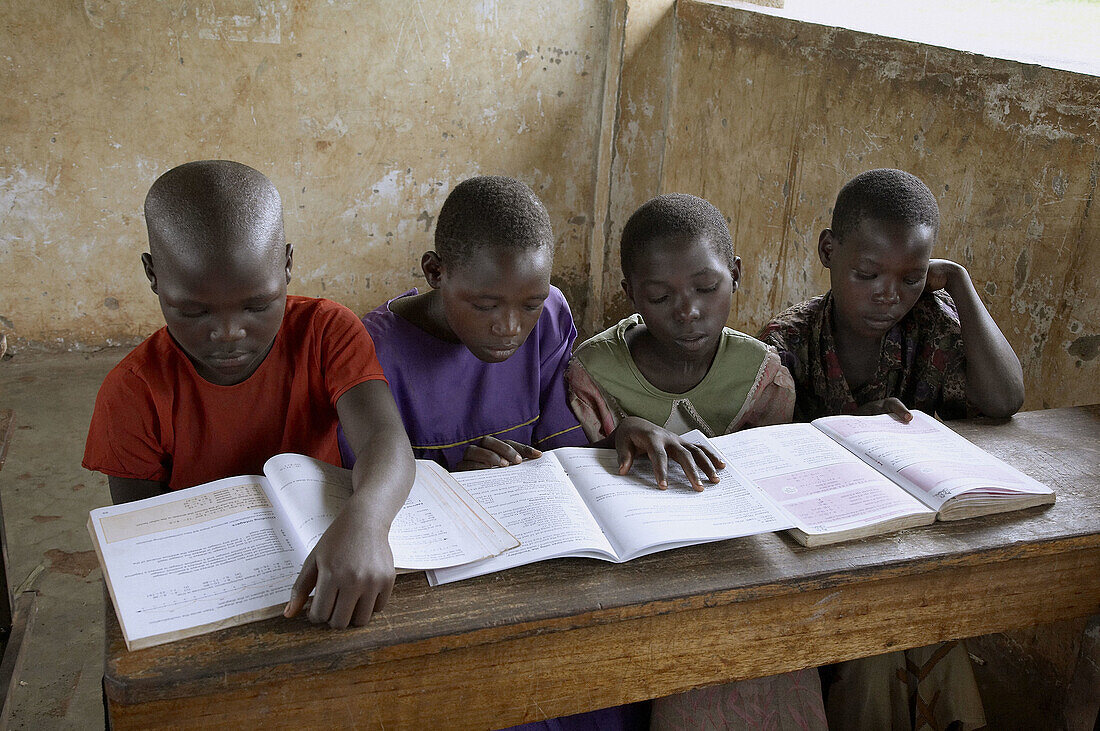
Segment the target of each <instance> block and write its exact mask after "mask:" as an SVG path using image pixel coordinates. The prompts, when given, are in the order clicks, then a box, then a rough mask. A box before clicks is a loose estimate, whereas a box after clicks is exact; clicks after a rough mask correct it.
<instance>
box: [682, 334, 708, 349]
mask: <svg viewBox="0 0 1100 731" xmlns="http://www.w3.org/2000/svg"><path fill="white" fill-rule="evenodd" d="M676 342H677V343H679V344H680V347H682V348H686V349H687V350H698V349H699V348H701V347H703V345H704V344H706V342H707V338H706V336H700V337H697V338H676Z"/></svg>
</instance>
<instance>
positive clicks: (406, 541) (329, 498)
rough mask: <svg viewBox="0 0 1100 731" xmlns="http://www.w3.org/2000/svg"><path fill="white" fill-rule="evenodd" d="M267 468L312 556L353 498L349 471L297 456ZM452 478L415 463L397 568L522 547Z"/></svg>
mask: <svg viewBox="0 0 1100 731" xmlns="http://www.w3.org/2000/svg"><path fill="white" fill-rule="evenodd" d="M264 469H265V471H267V473H268V475H269V477H270V480H271V485H272V489H273V490H274V491H275V492H276V493H277V494H278V496H279V497H278V499H279V502H280V503H281V504H282V508H283V510H284V511H285V513H286V516H287V520H288V521H289V522H288V525H290V526H291V527H292V528H293V530H294V531H296V532H297V534H298V535H299V536H300V537H301V540H302V542H303V549H304V553H305V554H308V553H309V552H310V551H312V550H313V547H314V546H315V545H317V541H319V540H320V539H321V536H322V535H323V534H324V532H325V531H326V530H327V529H328V527H329V525H331V524H332V521H333V520H335V519H336V516H337V515H338V514H339V513H340V510H341V509H342V508H343V506H344V503H346V502H347V500H348V497H349V496H350V495H351V471H350V470H346V469H343V468H341V467H336V466H334V465H330V464H328V463H327V462H322V461H320V460H316V459H312V458H310V457H305V456H303V455H299V454H280V455H277V456H275V457H272V458H271V459H269V460H268V461H267V464H266V465H264ZM448 479H449V478H448V477H447V475H446V472H445V471H443V470H442V469H441V468H439V467H438V466H437V465H435V464H434V463H432V462H425V461H423V460H417V464H416V481H415V482H414V483H413V487H412V490H410V492H409V496H408V498H407V499H406V500H405V503H404V505H402V507H401V510H400V511H399V512H398V513H397V516H396V517H395V518H394V520H393V524H392V525H391V526H390V534H389V541H390V549H391V550H392V551H393V561H394V565H396V566H397V567H398V568H401V569H412V570H421V569H433V568H439V567H441V566H452V565H454V564H459V563H467V562H469V561H475V560H478V559H482V558H485V557H486V556H489V555H493V554H497V553H500V552H501V551H503V550H505V549H506V548H511V547H513V546H516V545H518V541H516V539H515V538H513V537H512V536H510V535H508V533H507V532H506V531H504V530H503V528H502V527H501V526H500V525H499V524H498V523H496V521H493V520H492V518H491V517H489V516H488V515H487V514H486V513H485V512H484V510H483V509H481V506H479V505H477V504H476V503H473V502H466V503H463V502H462V501H461V499H460V497H459V496H458V495H456V494H455V493H454V492H453V491H452V490H450V489H449V485H448V484H447V481H448ZM475 506H476V507H475Z"/></svg>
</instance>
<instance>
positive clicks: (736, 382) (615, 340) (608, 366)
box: [573, 314, 768, 436]
mask: <svg viewBox="0 0 1100 731" xmlns="http://www.w3.org/2000/svg"><path fill="white" fill-rule="evenodd" d="M640 324H642V316H641V315H638V314H634V315H631V316H630V317H628V318H626V319H625V320H622V321H621V322H619V324H617V325H614V326H612V327H610V328H608V329H607V330H604V331H603V332H602V333H600V334H598V335H594V336H592V337H591V338H589V339H588V340H586V341H585V342H584V343H582V344H581V346H580V347H579V348H577V350H576V351H575V352H574V353H573V357H574V358H576V359H578V360H579V361H580V363H581V365H583V366H584V368H585V370H586V371H588V374H589V375H590V376H592V379H593V380H594V381H595V382H596V383H597V384H598V385H599V387H600V390H601V391H602V392H603V395H604V397H605V399H606V400H607V402H608V407H609V408H611V409H612V410H617V411H620V412H621V413H622V414H625V415H630V416H640V417H642V418H643V419H647V420H648V421H651V422H653V423H654V424H659V425H661V426H664V427H665V428H666V429H668V430H669V431H673V432H676V433H678V434H683V433H684V432H686V431H690V430H691V429H699V430H700V431H702V432H703V433H704V434H706V435H707V436H718V435H721V434H725V433H726V432H727V430H728V428H729V427H730V426H731V425H732V424H733V423H734V421H735V420H736V419H737V418H738V416H739V415H740V413H741V410H742V408H743V407H744V405H745V401H746V400H747V399H748V398H749V396H750V395H751V394H752V392H753V387H754V386H755V385H756V381H757V379H758V378H759V376H760V373H761V369H762V368H763V365H764V359H765V356H766V355H767V353H768V347H767V346H766V345H765V344H764V343H762V342H760V341H759V340H757V339H756V338H753V337H750V336H748V335H745V334H744V333H741V332H738V331H736V330H733V329H731V328H728V327H727V328H725V329H724V330H723V332H722V339H721V340H720V341H719V344H718V352H717V353H716V354H715V356H714V362H713V363H711V366H710V370H709V371H707V374H706V375H705V376H703V380H702V381H700V382H699V383H698V385H696V386H695V388H692V389H691V390H690V391H686V392H684V393H669V392H667V391H662V390H661V389H659V388H657V387H655V386H654V385H653V384H651V383H650V382H649V381H647V380H646V378H645V376H643V375H642V374H641V372H640V371H639V370H638V366H637V364H635V363H634V359H633V358H632V357H631V356H630V348H629V347H628V346H627V343H626V333H627V331H628V330H630V328H632V327H636V326H638V325H640ZM685 427H686V428H685Z"/></svg>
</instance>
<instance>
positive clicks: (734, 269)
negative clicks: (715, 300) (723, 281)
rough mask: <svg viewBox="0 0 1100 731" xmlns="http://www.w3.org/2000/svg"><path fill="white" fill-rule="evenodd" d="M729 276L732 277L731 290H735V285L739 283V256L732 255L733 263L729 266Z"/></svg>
mask: <svg viewBox="0 0 1100 731" xmlns="http://www.w3.org/2000/svg"><path fill="white" fill-rule="evenodd" d="M730 276H731V277H733V291H734V292H736V291H737V287H738V286H739V285H740V284H741V257H739V256H735V257H733V264H732V265H731V266H730Z"/></svg>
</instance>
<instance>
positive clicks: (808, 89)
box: [609, 0, 1100, 408]
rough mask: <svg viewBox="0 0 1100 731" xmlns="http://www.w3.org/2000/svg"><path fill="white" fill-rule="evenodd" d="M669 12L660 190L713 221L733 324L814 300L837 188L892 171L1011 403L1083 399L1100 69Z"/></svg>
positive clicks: (1097, 369)
mask: <svg viewBox="0 0 1100 731" xmlns="http://www.w3.org/2000/svg"><path fill="white" fill-rule="evenodd" d="M676 21H677V22H676V49H677V50H676V53H675V64H674V72H673V79H672V83H671V87H672V97H671V99H672V100H671V102H670V107H669V119H668V122H667V126H666V134H667V144H666V147H665V149H664V150H663V152H662V158H661V159H662V163H661V174H660V190H661V192H665V191H683V192H690V193H695V194H697V195H702V196H704V197H706V198H708V199H709V200H711V201H712V202H713V203H715V204H716V205H717V206H718V207H719V208H720V209H721V210H722V211H723V212H724V213H725V214H726V215H727V216H728V217H729V218H730V219H731V226H730V228H731V231H732V233H733V237H734V245H735V249H736V251H737V253H738V254H739V255H740V256H741V257H742V258H743V260H744V262H745V264H744V271H745V275H744V282H743V286H742V288H741V289H740V290H739V291H738V293H737V295H736V297H735V306H734V312H733V314H732V317H731V324H732V325H733V326H735V327H738V328H740V329H743V330H746V331H748V332H756V331H757V330H758V329H759V328H760V327H761V326H762V325H763V324H764V323H765V322H766V321H767V319H768V317H769V316H770V314H771V313H772V312H774V311H777V310H779V309H782V308H783V307H786V306H788V305H790V304H792V303H794V302H798V301H800V300H802V299H805V298H806V297H809V296H812V295H814V294H819V293H821V292H823V291H825V290H826V289H827V288H828V278H827V276H826V272H825V270H824V269H823V268H822V267H821V265H820V263H819V261H818V258H817V237H818V234H819V233H820V231H821V229H822V228H824V227H826V226H828V225H829V219H830V217H831V213H832V205H833V202H834V200H835V197H836V193H837V191H838V190H839V189H840V186H841V185H843V184H844V182H845V181H847V180H848V179H849V178H851V177H852V176H853V175H855V174H856V173H858V172H860V171H862V170H866V169H869V168H873V167H900V168H903V169H906V170H909V171H911V172H913V173H914V174H916V175H918V176H920V177H921V178H922V179H923V180H924V181H925V182H926V183H927V184H928V185H929V187H930V188H931V189H932V191H933V193H934V194H935V195H936V197H937V199H938V201H939V205H940V212H941V217H942V226H941V232H940V236H939V241H938V243H937V248H936V250H935V252H934V256H941V257H946V258H950V259H954V260H956V261H959V262H960V263H962V264H964V265H965V266H966V267H967V269H968V270H969V272H970V274H971V277H972V278H973V280H974V282H975V285H976V286H977V288H978V291H979V293H980V294H981V296H982V298H983V300H984V301H985V303H986V305H987V307H988V308H989V310H990V312H991V314H992V315H993V317H994V319H996V320H997V322H998V323H999V325H1000V326H1001V329H1002V330H1003V331H1004V333H1005V336H1006V337H1007V338H1008V340H1009V341H1010V342H1011V344H1012V346H1013V347H1014V349H1015V350H1016V352H1017V354H1018V355H1019V356H1020V360H1021V362H1022V364H1023V367H1024V374H1025V380H1026V384H1027V391H1028V395H1027V400H1026V402H1025V408H1044V407H1054V406H1066V405H1074V404H1083V403H1095V402H1097V401H1100V378H1098V376H1100V358H1097V345H1096V343H1097V335H1098V334H1100V277H1098V273H1100V224H1098V223H1097V215H1096V212H1095V211H1093V210H1092V199H1093V198H1094V196H1095V195H1096V192H1097V191H1096V188H1097V175H1098V173H1100V79H1098V78H1096V77H1091V76H1084V75H1079V74H1074V73H1070V72H1065V71H1058V70H1052V69H1044V68H1041V67H1037V66H1029V65H1026V64H1020V63H1016V62H1011V61H1003V60H998V59H990V58H985V57H982V56H977V55H974V54H968V53H962V52H958V51H952V50H948V49H943V48H936V47H931V46H925V45H921V44H916V43H911V42H906V41H899V40H894V39H889V38H882V37H877V36H873V35H869V34H865V33H859V32H855V31H848V30H842V29H837V28H829V27H826V26H817V25H812V24H806V23H799V22H797V21H791V20H786V19H783V18H777V17H773V16H769V15H764V14H759V13H753V12H751V11H746V10H743V9H738V8H733V7H723V6H716V5H711V4H708V3H702V2H695V1H694V0H682V1H681V2H680V3H679V4H678V8H677V18H676ZM637 134H638V137H639V138H640V139H647V138H650V139H651V138H652V133H651V132H650V131H648V130H647V129H645V128H644V127H643V129H642V130H640V131H639V132H638V133H637ZM624 139H626V136H624ZM642 144H643V147H644V143H642ZM633 152H634V150H633V149H632V148H631V147H629V146H627V149H625V150H624V151H623V155H624V156H626V157H631V156H632V155H633ZM643 154H644V155H651V153H650V152H649V151H648V150H644V149H643ZM626 185H628V184H627V183H624V187H625V186H626ZM633 197H635V198H638V197H639V196H637V195H635V196H633ZM641 200H644V198H642V199H641ZM641 200H638V201H637V202H638V203H640V202H641ZM609 248H610V247H609Z"/></svg>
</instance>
